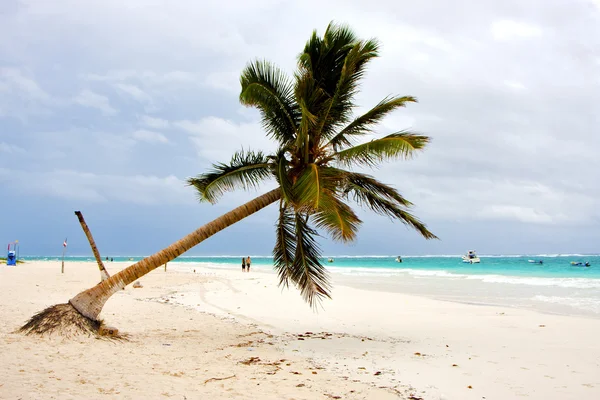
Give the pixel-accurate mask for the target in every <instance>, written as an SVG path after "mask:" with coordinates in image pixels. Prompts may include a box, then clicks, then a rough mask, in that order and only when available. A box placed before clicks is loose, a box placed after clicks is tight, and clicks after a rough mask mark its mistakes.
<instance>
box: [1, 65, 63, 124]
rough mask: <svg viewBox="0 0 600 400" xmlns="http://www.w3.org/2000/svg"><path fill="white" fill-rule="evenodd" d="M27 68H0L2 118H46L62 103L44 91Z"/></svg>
mask: <svg viewBox="0 0 600 400" xmlns="http://www.w3.org/2000/svg"><path fill="white" fill-rule="evenodd" d="M24 70H25V68H23V69H20V68H7V67H4V68H2V67H0V117H2V116H13V117H17V118H19V119H21V120H26V119H27V118H28V117H29V116H36V115H37V116H45V115H49V114H51V113H52V111H51V108H53V107H56V106H60V105H61V104H60V103H61V102H60V101H59V100H58V99H55V98H53V97H52V96H51V95H50V94H49V93H48V92H47V91H45V90H44V89H42V87H41V86H40V85H39V84H38V82H37V81H36V80H35V79H34V77H33V76H31V75H32V74H30V73H27V72H25V71H24Z"/></svg>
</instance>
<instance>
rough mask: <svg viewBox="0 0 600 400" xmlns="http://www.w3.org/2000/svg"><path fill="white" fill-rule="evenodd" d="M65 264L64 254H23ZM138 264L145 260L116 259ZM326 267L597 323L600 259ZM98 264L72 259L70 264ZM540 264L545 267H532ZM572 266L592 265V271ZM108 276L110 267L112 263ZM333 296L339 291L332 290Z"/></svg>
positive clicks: (341, 279)
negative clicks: (73, 262) (579, 264)
mask: <svg viewBox="0 0 600 400" xmlns="http://www.w3.org/2000/svg"><path fill="white" fill-rule="evenodd" d="M21 258H22V259H24V260H56V261H58V260H60V257H21ZM113 258H114V261H121V262H123V261H125V262H127V261H129V262H134V261H138V260H141V259H142V257H135V256H133V257H129V256H127V257H122V256H119V257H113ZM329 258H330V257H327V258H324V259H323V263H324V264H325V265H326V267H327V269H328V270H329V271H330V272H331V273H332V278H333V282H334V285H335V284H343V285H347V286H352V287H356V288H362V289H369V290H383V291H391V292H401V293H408V294H416V295H422V296H427V297H432V298H437V299H442V300H449V301H458V302H465V303H471V304H482V305H499V306H509V307H519V308H527V309H533V310H537V311H542V312H550V313H560V314H568V315H582V316H592V317H599V318H600V255H598V254H595V255H583V254H569V255H559V254H537V255H497V256H496V255H488V256H485V255H482V256H480V258H481V263H480V264H466V263H463V262H462V260H461V256H460V255H448V256H402V260H403V262H402V263H398V262H396V260H395V259H396V256H393V255H389V256H331V258H332V259H333V262H328V259H329ZM241 259H242V256H215V257H193V256H183V257H179V258H178V259H176V260H174V261H173V262H172V263H171V265H170V266H169V268H171V269H176V270H180V271H182V272H191V271H192V270H193V268H194V267H195V266H202V267H205V268H215V269H223V268H226V269H240V270H241V268H240V266H241ZM69 260H72V261H92V262H93V261H94V258H93V257H91V256H81V257H76V256H69V257H65V261H69ZM529 260H542V261H543V264H533V263H529ZM571 262H583V263H585V262H589V263H590V264H591V266H590V267H585V266H574V265H572V264H571ZM272 266H273V262H272V258H271V257H261V256H252V267H253V268H254V269H255V270H260V271H265V272H268V271H272ZM107 269H109V271H110V262H108V263H107ZM333 294H334V295H335V292H334V293H333Z"/></svg>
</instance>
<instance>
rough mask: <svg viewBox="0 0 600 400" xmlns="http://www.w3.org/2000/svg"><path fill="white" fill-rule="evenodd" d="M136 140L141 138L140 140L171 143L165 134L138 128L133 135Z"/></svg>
mask: <svg viewBox="0 0 600 400" xmlns="http://www.w3.org/2000/svg"><path fill="white" fill-rule="evenodd" d="M131 136H132V137H133V138H134V139H135V140H139V141H140V142H148V143H169V139H167V138H166V136H165V135H163V134H162V133H159V132H153V131H147V130H138V131H135V132H133V134H132V135H131Z"/></svg>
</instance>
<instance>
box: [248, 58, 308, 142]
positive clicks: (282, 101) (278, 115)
mask: <svg viewBox="0 0 600 400" xmlns="http://www.w3.org/2000/svg"><path fill="white" fill-rule="evenodd" d="M240 83H241V85H242V91H241V93H240V102H241V103H242V104H244V105H246V106H253V107H256V108H258V109H259V110H260V112H261V114H262V124H263V126H264V128H265V130H266V131H267V132H268V133H269V134H270V135H272V136H273V137H274V138H275V139H277V140H278V141H279V142H280V143H289V142H291V141H293V140H294V137H295V132H296V129H297V126H298V120H299V114H300V113H299V109H298V105H297V103H296V102H295V101H294V92H293V88H294V85H292V83H291V82H290V80H289V79H288V77H287V76H286V75H285V74H284V73H283V71H281V70H280V69H279V68H277V67H275V66H273V65H272V64H271V63H269V62H268V61H259V60H257V61H254V62H251V63H250V64H248V65H247V66H246V68H245V69H244V71H243V72H242V76H241V78H240Z"/></svg>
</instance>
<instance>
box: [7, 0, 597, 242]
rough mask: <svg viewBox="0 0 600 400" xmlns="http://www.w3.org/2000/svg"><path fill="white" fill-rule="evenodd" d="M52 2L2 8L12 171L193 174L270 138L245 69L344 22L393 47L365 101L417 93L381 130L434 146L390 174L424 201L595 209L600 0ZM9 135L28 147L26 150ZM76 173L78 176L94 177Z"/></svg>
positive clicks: (487, 209) (119, 177)
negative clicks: (244, 87)
mask: <svg viewBox="0 0 600 400" xmlns="http://www.w3.org/2000/svg"><path fill="white" fill-rule="evenodd" d="M51 3H52V4H50V2H47V1H45V0H27V1H24V2H21V3H20V4H21V6H18V7H17V6H14V7H9V8H8V10H7V11H6V12H5V13H0V53H1V54H3V55H5V58H6V60H7V64H6V65H5V66H4V67H3V68H4V69H2V71H5V72H4V74H3V75H2V74H0V127H2V128H3V130H4V131H8V129H9V128H10V129H11V131H15V132H19V135H15V136H18V137H17V138H16V139H14V140H13V138H10V140H9V138H7V137H5V136H4V134H2V133H0V143H2V144H3V145H4V147H0V148H3V149H4V150H3V155H4V156H5V158H4V159H2V160H0V168H2V167H5V166H7V165H8V164H7V163H8V161H7V160H10V161H11V162H12V164H11V171H13V169H14V170H22V171H25V172H28V173H32V174H33V173H39V172H40V171H49V170H50V171H52V170H55V169H60V170H63V171H64V170H68V171H72V172H73V173H91V174H93V177H92V176H89V179H90V180H93V179H99V180H100V181H102V182H109V181H110V180H114V182H120V183H118V185H122V186H125V184H124V183H123V182H130V181H129V180H128V179H129V178H127V177H132V176H147V175H151V176H171V175H172V176H176V177H177V179H179V180H180V182H179V183H180V184H182V185H183V183H182V182H183V178H184V177H186V176H189V175H193V174H196V173H199V172H201V171H203V170H204V169H206V168H207V167H209V166H210V163H211V162H214V161H227V160H228V159H229V157H230V155H231V154H232V153H233V152H234V151H236V150H239V149H240V148H242V147H244V148H252V149H264V150H267V151H269V150H271V149H273V147H274V145H273V143H272V142H271V141H270V140H269V139H268V138H266V137H265V135H264V132H263V130H262V128H261V126H260V122H259V120H258V115H257V113H256V112H255V111H253V110H248V109H243V108H240V106H239V103H238V99H237V96H238V91H239V73H240V71H241V69H242V68H243V67H244V65H245V63H246V62H248V61H249V60H251V59H254V58H267V59H269V60H272V61H274V62H275V63H277V64H279V65H280V66H281V67H282V68H284V69H285V70H286V71H288V72H289V74H290V76H291V75H292V74H293V71H294V68H295V57H296V55H297V54H298V52H299V51H300V50H301V48H302V46H303V45H304V42H305V41H306V39H307V38H308V36H309V34H310V33H311V31H312V29H315V28H316V29H317V30H318V31H319V32H321V33H322V32H323V31H324V29H325V26H326V24H327V23H328V22H329V21H330V20H331V19H335V20H336V21H339V22H347V23H348V24H349V25H351V26H352V27H353V28H354V29H355V30H356V31H357V33H358V34H359V35H360V36H361V37H377V38H378V39H379V40H380V41H381V43H382V50H381V58H380V59H377V60H375V61H374V62H373V63H372V65H371V66H370V68H369V71H368V73H367V76H366V79H365V81H364V84H363V87H362V89H363V91H362V92H361V94H360V95H359V97H358V104H359V108H358V109H357V112H360V111H364V110H366V109H368V108H369V107H370V106H373V105H375V104H376V103H377V102H378V101H379V100H381V99H382V98H383V97H385V96H386V95H389V94H410V95H415V96H417V97H418V98H419V103H418V104H411V105H410V106H409V107H407V108H406V109H402V110H400V111H398V112H397V113H396V114H394V115H393V116H391V117H390V118H388V119H386V120H385V121H384V123H383V124H382V126H381V127H380V129H379V131H378V132H377V134H378V135H383V134H387V133H390V132H394V131H397V130H401V129H407V128H408V129H412V130H415V131H418V132H422V133H425V134H427V135H430V136H431V137H432V143H431V145H430V146H429V147H428V149H426V151H425V152H423V153H422V154H419V155H418V156H417V157H416V158H415V159H413V160H410V161H405V162H404V161H403V162H399V163H393V164H388V165H385V166H384V167H382V168H381V169H380V170H378V171H376V175H377V176H381V178H382V180H383V181H385V182H388V183H390V184H393V185H395V186H397V187H398V188H399V189H400V190H401V191H402V193H404V194H405V195H406V196H407V197H408V198H409V199H410V200H412V201H414V202H415V203H416V208H415V212H416V213H417V215H420V216H422V217H423V219H425V220H426V221H428V222H429V221H431V223H433V224H434V225H435V224H436V223H438V222H439V223H448V221H451V222H453V223H455V224H457V228H456V229H459V230H461V231H462V232H467V233H468V229H466V228H465V227H467V226H471V225H472V224H475V223H478V224H479V225H477V226H479V227H480V228H479V229H483V228H481V227H485V226H486V224H492V223H499V224H504V223H507V224H516V225H514V226H517V225H518V226H531V225H535V226H537V225H539V226H543V227H555V228H556V229H559V228H561V227H565V228H566V227H570V226H573V225H578V226H586V227H589V226H590V224H592V225H593V224H597V223H598V222H599V218H600V216H599V215H598V211H596V210H598V209H600V203H599V200H598V199H599V198H600V188H599V187H598V184H597V182H598V181H599V180H598V178H599V176H598V172H597V171H598V170H600V168H599V167H600V161H598V157H597V154H598V151H599V150H600V136H598V135H597V134H596V129H597V127H598V126H600V114H599V113H598V112H597V108H598V104H600V62H599V60H600V8H599V7H598V6H597V5H596V4H595V3H594V2H592V1H583V0H576V1H567V0H530V1H527V2H523V1H517V0H513V1H505V2H498V1H491V0H488V1H477V2H474V1H471V0H459V1H455V2H451V3H449V2H444V1H441V0H429V1H422V2H416V3H415V2H409V1H396V2H392V1H383V0H381V1H373V2H370V3H369V4H368V5H366V4H365V3H364V2H360V1H358V0H352V1H343V2H342V1H341V0H336V1H331V2H325V3H323V2H321V3H318V2H311V1H308V2H306V1H305V2H302V3H294V2H282V1H276V0H265V1H260V2H250V3H249V2H234V3H230V5H229V6H224V5H223V3H222V2H218V1H206V2H193V1H180V2H171V3H164V4H159V5H157V6H156V7H143V6H142V4H143V2H137V3H135V4H137V5H138V6H137V7H131V8H124V7H123V6H122V2H119V1H116V0H108V1H87V2H73V1H70V0H57V1H53V2H51ZM314 7H319V10H320V12H319V13H317V14H315V13H314V12H313V10H314ZM288 16H292V17H288ZM109 26H110V29H108V28H107V27H109ZM0 67H1V66H0ZM6 71H8V72H6ZM73 98H75V99H77V100H76V101H78V102H79V104H81V105H85V106H86V107H85V108H88V110H87V111H86V109H85V108H83V107H74V106H73V104H72V103H69V101H67V100H66V99H73ZM60 99H63V100H62V101H61V100H60ZM117 110H118V112H117ZM15 116H17V118H20V119H21V121H23V122H17V123H15V122H14V121H13V119H11V118H12V117H15ZM108 117H110V118H108ZM47 126H50V127H48V128H46V127H47ZM15 127H16V128H15ZM136 136H137V137H136ZM369 138H370V137H369ZM144 140H145V141H146V143H147V144H142V143H140V141H144ZM165 140H166V141H168V143H169V144H172V145H171V146H164V145H161V143H165ZM148 142H153V143H148ZM7 146H16V147H18V148H22V149H25V151H26V154H22V155H21V156H20V157H21V158H22V160H19V157H17V156H16V154H15V153H14V152H13V153H9V152H7V151H6V149H9V148H10V149H13V147H7ZM25 160H26V161H25ZM67 175H68V174H67ZM69 176H70V177H69V178H68V179H66V178H65V179H66V180H62V181H61V182H69V183H68V184H66V186H67V187H68V186H69V185H70V184H71V183H70V182H80V180H81V181H82V180H84V178H83V176H79V175H73V176H71V175H69ZM98 177H100V178H98ZM63 178H64V176H63ZM63 178H61V179H63ZM155 184H156V186H159V185H165V186H164V187H165V189H167V188H168V190H175V189H174V187H175V186H176V185H177V184H178V183H177V182H176V181H172V182H171V181H169V182H165V181H164V180H161V178H158V180H156V183H155ZM74 185H75V186H74V187H75V188H77V190H80V191H81V193H82V196H84V197H85V199H87V200H88V201H93V200H94V201H98V199H99V198H101V199H105V200H106V199H108V200H112V199H116V197H111V196H112V195H107V194H106V192H107V191H109V189H107V187H108V186H109V184H108V183H103V184H102V185H105V186H102V185H100V186H99V187H100V188H98V187H92V186H85V185H82V184H81V183H77V184H74ZM168 185H173V186H168ZM67 187H63V188H64V190H65V191H67V190H68V188H67ZM135 187H139V185H138V186H135ZM74 190H75V189H72V191H74ZM140 190H141V189H140ZM187 191H189V188H188V189H185V193H187ZM146 193H148V195H150V196H157V197H156V198H157V201H158V202H160V201H167V200H165V199H164V198H163V197H161V195H160V194H156V193H155V192H153V191H149V192H146ZM176 193H179V192H176ZM46 194H47V193H46ZM38 195H39V196H42V197H41V198H43V194H38ZM182 195H183V193H182ZM86 196H87V197H86ZM97 196H99V197H97ZM242 198H245V196H243V195H240V196H239V197H237V195H235V196H233V197H228V198H227V199H225V201H226V204H227V205H229V204H230V203H231V204H234V203H235V201H238V200H240V199H242ZM85 199H82V201H83V200H85ZM228 199H231V200H228ZM210 210H212V209H210ZM207 212H214V211H207ZM365 218H366V222H368V221H370V219H369V218H371V217H368V216H365ZM502 226H504V227H505V228H504V229H508V228H506V225H502ZM473 235H476V233H474V234H473ZM557 240H558V239H557ZM590 243H591V242H590ZM589 246H591V244H590V245H589ZM461 250H462V249H461Z"/></svg>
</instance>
